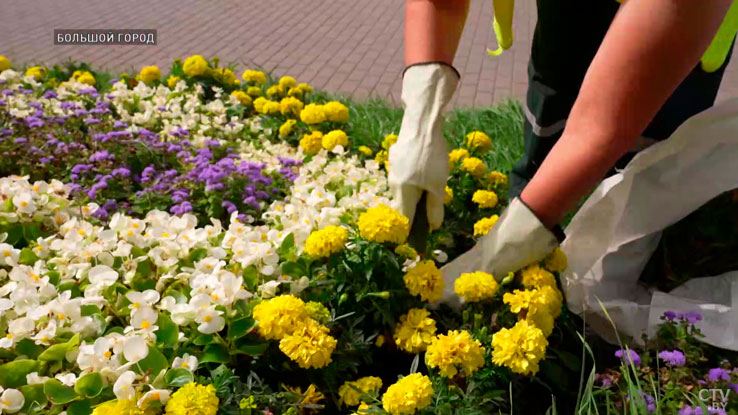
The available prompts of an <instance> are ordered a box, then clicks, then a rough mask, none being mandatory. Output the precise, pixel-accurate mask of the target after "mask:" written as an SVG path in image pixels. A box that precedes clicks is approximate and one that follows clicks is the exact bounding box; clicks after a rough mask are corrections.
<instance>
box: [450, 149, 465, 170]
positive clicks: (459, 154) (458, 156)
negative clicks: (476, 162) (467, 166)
mask: <svg viewBox="0 0 738 415" xmlns="http://www.w3.org/2000/svg"><path fill="white" fill-rule="evenodd" d="M467 157H469V150H467V149H465V148H457V149H454V150H451V152H450V153H448V164H449V166H451V167H453V166H455V165H456V164H458V163H459V162H460V161H462V160H463V159H465V158H467Z"/></svg>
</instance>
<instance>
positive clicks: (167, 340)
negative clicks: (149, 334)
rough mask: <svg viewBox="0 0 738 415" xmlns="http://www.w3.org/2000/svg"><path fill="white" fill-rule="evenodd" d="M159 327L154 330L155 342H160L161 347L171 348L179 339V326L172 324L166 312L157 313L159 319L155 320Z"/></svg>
mask: <svg viewBox="0 0 738 415" xmlns="http://www.w3.org/2000/svg"><path fill="white" fill-rule="evenodd" d="M157 325H158V326H159V329H158V330H156V332H155V334H156V342H157V343H159V344H161V345H162V347H169V348H173V347H175V346H177V342H178V341H179V327H178V326H177V325H176V324H174V322H173V321H172V319H171V318H169V316H168V315H166V314H163V313H162V314H159V320H158V321H157Z"/></svg>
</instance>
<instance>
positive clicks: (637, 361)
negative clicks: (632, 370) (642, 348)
mask: <svg viewBox="0 0 738 415" xmlns="http://www.w3.org/2000/svg"><path fill="white" fill-rule="evenodd" d="M625 353H626V350H625V349H620V350H618V351H616V352H615V357H617V358H618V359H623V356H624V355H625ZM627 353H628V357H629V358H628V359H627V362H626V364H628V365H630V363H631V362H632V363H633V365H634V366H640V365H641V357H640V356H638V353H636V352H635V350H632V349H628V350H627ZM624 360H625V359H624Z"/></svg>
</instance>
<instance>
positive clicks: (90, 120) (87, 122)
mask: <svg viewBox="0 0 738 415" xmlns="http://www.w3.org/2000/svg"><path fill="white" fill-rule="evenodd" d="M99 123H100V120H99V119H97V118H94V117H90V118H87V119H85V125H92V124H99Z"/></svg>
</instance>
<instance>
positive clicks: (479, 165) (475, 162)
mask: <svg viewBox="0 0 738 415" xmlns="http://www.w3.org/2000/svg"><path fill="white" fill-rule="evenodd" d="M461 169H462V170H464V171H465V172H467V173H469V174H471V175H472V176H474V177H475V178H477V179H479V178H481V177H482V176H484V175H485V174H486V173H487V166H485V165H484V162H483V161H482V160H480V159H478V158H476V157H466V158H464V159H463V160H461Z"/></svg>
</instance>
